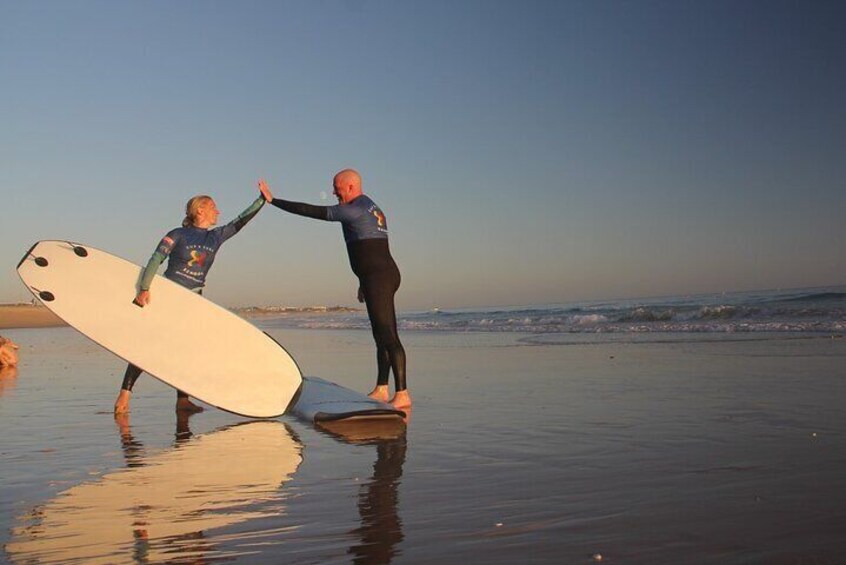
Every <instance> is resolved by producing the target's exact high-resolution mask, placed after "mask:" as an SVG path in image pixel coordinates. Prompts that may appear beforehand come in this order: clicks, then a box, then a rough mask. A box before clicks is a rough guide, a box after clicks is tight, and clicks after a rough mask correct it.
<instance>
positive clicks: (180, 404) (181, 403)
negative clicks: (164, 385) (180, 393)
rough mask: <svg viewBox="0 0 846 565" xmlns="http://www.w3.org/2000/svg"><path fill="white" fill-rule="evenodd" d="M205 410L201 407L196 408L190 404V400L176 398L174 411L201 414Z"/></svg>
mask: <svg viewBox="0 0 846 565" xmlns="http://www.w3.org/2000/svg"><path fill="white" fill-rule="evenodd" d="M203 410H205V408H203V407H202V406H197V405H196V404H194V403H193V402H191V399H190V398H177V399H176V411H177V412H202V411H203Z"/></svg>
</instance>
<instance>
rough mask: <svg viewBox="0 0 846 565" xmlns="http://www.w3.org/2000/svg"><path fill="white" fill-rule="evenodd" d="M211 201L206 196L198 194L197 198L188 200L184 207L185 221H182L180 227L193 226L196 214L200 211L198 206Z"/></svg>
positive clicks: (209, 197)
mask: <svg viewBox="0 0 846 565" xmlns="http://www.w3.org/2000/svg"><path fill="white" fill-rule="evenodd" d="M211 199H212V197H211V196H206V195H205V194H198V195H197V196H195V197H194V198H192V199H191V200H189V201H188V204H186V205H185V219H184V220H182V227H183V228H189V227H191V226H193V225H194V222H196V221H197V213H198V212H199V210H200V206H202V205H203V204H206V203H207V202H208V201H209V200H211Z"/></svg>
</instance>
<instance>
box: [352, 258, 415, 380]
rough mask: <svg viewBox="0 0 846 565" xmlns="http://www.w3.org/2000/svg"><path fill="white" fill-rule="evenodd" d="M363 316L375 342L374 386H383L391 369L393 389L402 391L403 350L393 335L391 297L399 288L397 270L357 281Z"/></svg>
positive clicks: (397, 335)
mask: <svg viewBox="0 0 846 565" xmlns="http://www.w3.org/2000/svg"><path fill="white" fill-rule="evenodd" d="M358 280H359V283H360V284H361V290H362V291H363V293H364V301H365V303H366V304H367V315H368V317H369V318H370V327H371V328H372V329H373V339H374V340H375V341H376V364H377V367H378V368H379V373H378V377H377V379H376V383H377V384H378V385H380V386H381V385H387V384H388V377H389V374H390V371H391V370H392V369H393V372H394V381H395V384H396V389H397V390H398V391H399V390H405V389H406V383H405V349H404V348H403V346H402V343H401V342H400V339H399V333H398V332H397V315H396V310H395V309H394V294H396V292H397V289H399V285H400V273H399V269H397V268H396V267H395V266H393V268H388V269H382V270H379V271H376V272H374V273H369V274H367V275H364V276H362V277H359V279H358Z"/></svg>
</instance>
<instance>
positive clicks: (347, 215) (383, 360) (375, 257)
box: [259, 169, 411, 410]
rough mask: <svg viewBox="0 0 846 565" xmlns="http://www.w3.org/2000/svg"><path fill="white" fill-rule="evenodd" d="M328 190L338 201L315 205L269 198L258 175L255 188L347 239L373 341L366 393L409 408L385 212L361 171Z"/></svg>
mask: <svg viewBox="0 0 846 565" xmlns="http://www.w3.org/2000/svg"><path fill="white" fill-rule="evenodd" d="M332 186H333V190H332V193H333V194H334V195H335V197H336V198H337V199H338V205H337V206H314V205H311V204H304V203H302V202H290V201H288V200H282V199H281V198H273V195H272V194H271V193H270V189H269V188H268V186H267V183H265V182H264V181H263V180H261V181H259V189H261V191H262V194H264V197H265V199H267V200H268V201H270V203H271V204H273V205H274V206H276V207H277V208H281V209H282V210H285V211H286V212H291V213H292V214H297V215H299V216H305V217H308V218H315V219H317V220H326V221H329V222H340V223H341V227H342V228H343V232H344V240H345V241H346V243H347V254H348V255H349V258H350V266H351V267H352V270H353V273H355V275H356V276H357V277H358V283H359V287H358V301H359V302H364V303H365V304H366V305H367V315H368V317H369V318H370V327H371V329H372V330H373V339H374V340H375V341H376V366H377V368H378V374H377V377H376V387H375V388H374V389H373V390H372V391H371V392H370V394H369V396H370V397H371V398H375V399H377V400H381V401H383V402H390V403H391V404H392V405H393V406H394V407H395V408H398V409H400V410H401V409H407V408H411V396H410V395H409V394H408V388H407V386H406V381H405V349H404V348H403V346H402V343H401V342H400V339H399V334H398V333H397V317H396V311H395V309H394V294H396V292H397V289H399V286H400V272H399V269H398V268H397V264H396V263H394V259H393V257H391V251H390V249H389V248H388V224H387V221H386V220H385V214H384V213H383V212H382V210H381V209H380V208H379V206H377V205H376V203H375V202H373V200H371V199H370V198H369V197H367V196H366V195H365V194H364V193H363V192H362V190H361V175H359V174H358V172H357V171H355V170H353V169H344V170H343V171H340V172H339V173H338V174H336V175H335V178H334V179H333V182H332ZM391 371H393V373H394V385H395V393H394V396H393V398H391V399H390V400H388V377H389V374H390V372H391Z"/></svg>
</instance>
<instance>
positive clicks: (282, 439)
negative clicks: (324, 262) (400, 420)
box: [0, 293, 846, 565]
mask: <svg viewBox="0 0 846 565" xmlns="http://www.w3.org/2000/svg"><path fill="white" fill-rule="evenodd" d="M817 295H818V296H817V298H816V299H815V300H816V301H817V302H818V303H825V302H826V300H827V299H826V298H825V297H823V296H822V293H817ZM803 300H806V299H802V298H800V299H799V300H797V301H794V302H792V303H791V302H790V301H789V300H787V301H785V302H788V303H789V304H794V305H795V304H796V302H802V301H803ZM836 300H840V299H839V298H838V299H835V300H833V301H832V302H834V301H836ZM668 302H674V303H675V302H676V301H675V299H674V300H672V301H660V303H661V304H666V303H668ZM717 302H720V301H717ZM766 302H767V303H768V304H772V301H771V300H770V301H766ZM696 303H697V301H694V304H696ZM806 303H807V300H806ZM659 305H660V304H659ZM588 306H589V305H582V306H579V307H581V308H585V307H588ZM594 307H603V308H605V310H606V312H607V313H610V312H612V311H620V310H622V309H624V307H625V305H622V304H619V303H616V304H614V305H612V306H609V305H594ZM641 307H643V303H638V304H631V305H630V309H637V308H641ZM661 307H663V306H661ZM700 307H701V306H700ZM767 307H768V308H770V307H772V306H767ZM555 308H559V309H561V308H560V307H552V308H547V309H546V310H554V309H555ZM798 308H808V306H799V307H798ZM567 309H572V307H569V306H566V307H564V308H563V310H565V311H566V310H567ZM524 310H525V311H535V310H538V309H524ZM831 310H832V307H831V306H830V305H829V311H831ZM501 312H505V311H504V310H502V311H501ZM447 314H449V313H447ZM455 314H456V315H460V316H466V317H467V319H482V318H483V317H487V316H491V314H493V312H491V311H488V312H479V311H475V312H469V311H468V312H459V313H455ZM571 314H573V312H571ZM441 315H442V313H425V314H421V316H428V317H429V319H431V320H437V319H439V318H440V316H441ZM533 315H534V314H533ZM568 315H570V314H568ZM504 317H505V314H504V313H503V318H504ZM282 319H283V318H282V317H280V318H260V319H257V320H256V321H257V323H258V324H259V325H260V327H261V328H262V329H265V330H266V331H268V332H269V333H270V334H271V335H272V336H273V337H274V338H275V339H277V340H278V341H279V342H280V343H282V344H284V345H285V347H286V349H288V351H290V352H291V353H292V355H293V356H294V357H295V359H296V360H297V362H298V364H299V365H300V367H302V369H303V371H304V372H305V373H306V374H309V375H316V376H320V377H323V378H326V379H329V380H332V381H335V382H338V383H340V384H342V385H344V386H348V387H350V388H353V389H357V390H368V389H369V388H370V387H371V386H372V385H373V380H374V367H375V355H374V350H373V344H372V337H371V336H370V333H369V331H366V330H363V329H362V330H359V329H354V328H353V329H350V328H347V329H335V328H334V327H333V326H328V327H327V328H326V329H320V328H319V329H303V328H286V327H278V326H277V325H276V324H278V323H280V320H282ZM406 320H407V319H406ZM659 323H660V322H659ZM4 334H8V335H10V336H11V337H12V338H13V339H15V340H16V341H17V342H18V343H20V344H21V358H22V361H21V365H20V367H19V368H18V370H17V371H16V372H8V371H7V372H3V373H2V374H0V430H2V431H0V546H2V551H0V563H14V564H19V563H25V564H33V563H61V564H67V563H71V564H76V563H79V564H86V565H87V564H89V563H128V564H138V563H214V562H227V563H247V564H253V563H255V564H262V563H278V562H291V563H305V564H323V563H411V564H415V563H444V564H450V563H495V564H512V563H543V564H545V563H555V564H558V563H575V564H579V563H583V564H585V565H589V564H594V565H595V564H596V563H599V562H601V563H612V564H614V563H624V564H640V563H643V564H653V563H692V564H700V563H701V564H725V563H728V564H735V563H736V564H747V563H764V564H769V563H775V564H781V563H784V564H787V563H815V564H818V563H822V564H828V563H831V564H835V563H842V562H844V561H846V536H844V535H843V533H844V531H846V490H844V489H843V488H842V483H843V479H842V476H843V469H844V468H846V447H844V446H846V414H845V413H844V410H843V406H842V399H843V398H844V397H846V339H841V338H839V337H838V334H836V333H833V332H832V333H828V332H818V331H811V330H806V331H799V332H795V331H794V332H787V331H771V332H763V331H757V332H747V333H744V332H711V333H701V332H695V331H690V332H676V333H667V332H637V331H631V332H628V333H621V332H617V333H614V332H604V333H589V332H588V333H570V332H558V333H555V332H549V331H547V332H529V331H517V332H515V331H505V330H498V331H467V330H466V329H461V330H460V331H449V330H446V329H436V330H434V331H428V330H427V331H412V330H405V331H404V332H403V334H402V336H403V341H404V344H405V347H406V350H407V352H408V358H409V385H410V390H411V391H412V396H413V398H414V402H415V405H414V409H413V411H412V415H411V419H410V421H409V423H408V425H407V426H405V427H399V428H397V427H391V428H380V427H362V428H352V429H327V428H319V427H316V426H314V425H311V424H308V423H305V422H302V421H299V420H296V419H293V418H289V417H282V418H278V419H274V420H270V421H252V420H249V419H245V418H240V417H238V416H234V415H232V414H228V413H226V412H223V411H220V410H216V409H214V408H212V407H208V408H207V410H206V411H205V412H203V413H200V414H196V415H192V416H190V417H187V418H182V417H178V416H177V415H176V414H175V413H174V410H173V408H174V396H175V395H174V391H173V390H172V389H171V388H169V387H167V386H166V385H164V384H162V383H160V382H158V381H157V380H155V379H153V378H151V377H149V376H143V377H141V379H140V380H139V382H138V383H137V384H136V387H135V393H134V395H133V400H132V413H131V414H130V416H129V417H128V418H117V419H116V418H114V416H113V415H112V413H111V407H112V404H113V402H114V399H115V396H116V394H117V390H118V388H119V386H120V381H121V377H122V372H123V368H124V364H123V363H122V362H121V361H120V360H119V359H117V358H115V357H114V356H113V355H112V354H111V353H109V352H107V351H105V350H103V349H101V348H99V347H98V346H96V345H95V344H93V343H91V342H90V341H88V340H87V339H85V338H84V337H82V336H81V335H79V334H78V333H77V332H75V331H74V330H72V329H70V328H44V329H31V330H9V331H5V332H4ZM211 354H215V352H212V353H211ZM600 558H601V559H600Z"/></svg>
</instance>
